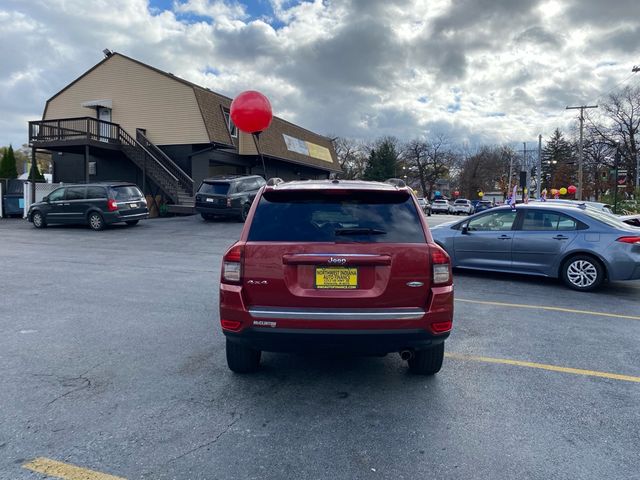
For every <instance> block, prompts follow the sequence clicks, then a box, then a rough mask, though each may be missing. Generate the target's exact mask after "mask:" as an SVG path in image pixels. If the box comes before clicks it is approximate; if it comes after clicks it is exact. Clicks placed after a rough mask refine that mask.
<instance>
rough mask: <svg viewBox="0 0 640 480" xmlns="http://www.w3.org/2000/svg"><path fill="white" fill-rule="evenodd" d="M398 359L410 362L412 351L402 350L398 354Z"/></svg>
mask: <svg viewBox="0 0 640 480" xmlns="http://www.w3.org/2000/svg"><path fill="white" fill-rule="evenodd" d="M400 358H401V359H402V360H405V361H406V360H411V359H412V358H413V350H402V351H401V352H400Z"/></svg>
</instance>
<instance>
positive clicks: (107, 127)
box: [29, 117, 120, 145]
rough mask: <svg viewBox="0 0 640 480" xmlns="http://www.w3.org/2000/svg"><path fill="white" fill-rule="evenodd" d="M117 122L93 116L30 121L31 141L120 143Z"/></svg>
mask: <svg viewBox="0 0 640 480" xmlns="http://www.w3.org/2000/svg"><path fill="white" fill-rule="evenodd" d="M119 129H120V126H119V125H118V124H117V123H111V122H105V121H104V120H98V119H97V118H92V117H77V118H62V119H56V120H36V121H32V122H29V143H31V144H34V145H37V144H38V143H50V142H58V141H70V140H94V141H98V142H107V143H119V138H118V130H119Z"/></svg>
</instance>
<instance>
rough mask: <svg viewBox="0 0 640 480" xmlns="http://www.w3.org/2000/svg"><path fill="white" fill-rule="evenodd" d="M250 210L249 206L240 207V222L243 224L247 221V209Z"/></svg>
mask: <svg viewBox="0 0 640 480" xmlns="http://www.w3.org/2000/svg"><path fill="white" fill-rule="evenodd" d="M250 208H251V206H250V205H244V206H243V207H242V212H241V213H240V221H241V222H244V221H246V220H247V216H248V215H249V209H250Z"/></svg>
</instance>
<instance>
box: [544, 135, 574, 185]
mask: <svg viewBox="0 0 640 480" xmlns="http://www.w3.org/2000/svg"><path fill="white" fill-rule="evenodd" d="M573 158H574V157H573V148H572V146H571V144H570V143H569V142H568V141H567V140H565V138H564V135H563V134H562V132H561V131H560V129H559V128H556V130H555V132H553V135H552V136H551V138H550V139H549V141H548V142H547V143H546V145H545V146H544V148H543V149H542V188H546V189H547V190H551V189H552V188H560V187H566V186H567V185H569V184H570V183H573V182H572V171H573V166H572V165H571V163H573V162H574V159H573Z"/></svg>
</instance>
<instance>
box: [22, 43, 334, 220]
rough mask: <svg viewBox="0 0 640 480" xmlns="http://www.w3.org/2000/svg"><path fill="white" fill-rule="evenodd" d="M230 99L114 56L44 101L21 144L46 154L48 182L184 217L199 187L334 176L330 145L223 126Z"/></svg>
mask: <svg viewBox="0 0 640 480" xmlns="http://www.w3.org/2000/svg"><path fill="white" fill-rule="evenodd" d="M230 105H231V99H230V98H228V97H225V96H223V95H219V94H217V93H214V92H212V91H211V90H209V89H208V88H203V87H200V86H198V85H195V84H193V83H191V82H188V81H186V80H183V79H181V78H179V77H177V76H175V75H173V74H171V73H167V72H163V71H161V70H158V69H156V68H154V67H151V66H149V65H146V64H144V63H141V62H139V61H137V60H134V59H132V58H129V57H127V56H125V55H122V54H120V53H114V52H110V51H108V50H105V58H104V59H103V60H102V61H101V62H100V63H98V64H97V65H95V66H94V67H93V68H91V69H90V70H88V71H87V72H85V73H84V74H83V75H81V76H80V77H79V78H77V79H76V80H74V81H73V82H71V83H70V84H69V85H67V86H66V87H65V88H63V89H62V90H61V91H60V92H58V93H56V94H55V95H54V96H53V97H51V98H50V99H49V100H48V101H47V103H46V106H45V109H44V114H43V116H42V120H39V121H33V122H29V142H30V145H31V147H32V148H33V149H34V150H35V149H46V150H49V151H51V152H52V158H53V176H54V178H53V180H54V182H74V183H75V182H95V181H102V180H127V181H131V182H135V183H137V184H138V185H140V186H141V187H143V188H144V189H145V193H147V194H151V195H158V194H161V195H163V196H164V197H165V198H166V200H167V201H168V203H170V204H173V209H174V210H175V211H181V210H182V211H188V210H189V209H190V208H191V207H192V205H193V194H194V190H197V188H198V186H199V184H200V182H201V181H202V179H203V178H206V177H210V176H214V175H219V174H258V175H263V176H266V177H267V178H268V177H281V178H283V179H286V180H287V179H320V178H328V177H329V175H330V174H331V173H332V172H339V171H340V167H339V165H338V162H337V158H336V153H335V150H334V148H333V145H332V143H331V140H330V139H329V138H327V137H324V136H322V135H318V134H316V133H313V132H310V131H309V130H306V129H304V128H302V127H299V126H297V125H294V124H292V123H289V122H287V121H285V120H283V119H281V118H278V117H274V118H273V121H272V123H271V126H270V127H269V128H268V129H267V130H266V131H264V132H263V133H262V134H261V136H260V144H259V146H260V150H261V152H262V153H263V155H264V159H265V164H266V175H264V171H263V167H262V162H261V161H260V158H259V156H258V150H257V148H256V143H255V139H254V137H253V136H251V135H249V134H246V133H243V132H240V131H238V130H237V129H236V128H235V126H234V125H233V123H232V122H231V120H230V118H229V107H230Z"/></svg>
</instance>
